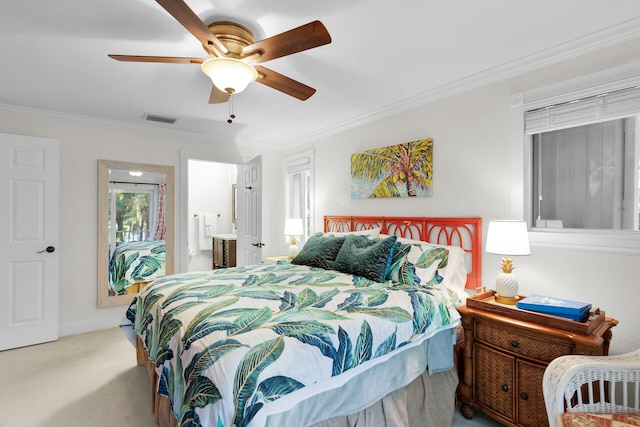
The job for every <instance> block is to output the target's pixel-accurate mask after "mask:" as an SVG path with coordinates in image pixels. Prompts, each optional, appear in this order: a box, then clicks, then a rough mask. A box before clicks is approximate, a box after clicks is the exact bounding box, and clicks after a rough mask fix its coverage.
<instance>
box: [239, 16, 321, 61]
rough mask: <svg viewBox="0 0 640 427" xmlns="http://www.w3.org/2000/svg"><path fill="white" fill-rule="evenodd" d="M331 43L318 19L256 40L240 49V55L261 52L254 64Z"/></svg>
mask: <svg viewBox="0 0 640 427" xmlns="http://www.w3.org/2000/svg"><path fill="white" fill-rule="evenodd" d="M329 43H331V36H330V35H329V32H328V31H327V29H326V28H325V26H324V25H323V24H322V22H320V21H313V22H310V23H308V24H305V25H302V26H300V27H298V28H294V29H293V30H289V31H285V32H284V33H281V34H278V35H275V36H273V37H269V38H266V39H264V40H260V41H257V42H255V43H253V44H250V45H248V46H245V48H244V49H242V56H249V55H251V54H253V53H261V55H260V56H259V57H258V58H256V59H254V60H253V61H252V62H253V63H254V64H259V63H261V62H266V61H270V60H272V59H276V58H280V57H283V56H287V55H291V54H293V53H297V52H302V51H303V50H307V49H313V48H314V47H318V46H322V45H325V44H329Z"/></svg>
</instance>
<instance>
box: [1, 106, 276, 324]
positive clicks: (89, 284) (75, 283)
mask: <svg viewBox="0 0 640 427" xmlns="http://www.w3.org/2000/svg"><path fill="white" fill-rule="evenodd" d="M0 132H3V133H13V134H20V135H29V136H39V137H45V138H53V139H57V140H59V141H60V243H59V249H60V278H59V279H60V333H61V335H68V334H73V333H78V332H85V331H90V330H95V329H100V328H105V327H112V326H115V325H117V324H118V322H119V320H120V319H121V318H122V316H123V315H124V313H125V310H126V306H118V307H107V308H99V307H97V262H98V261H97V218H98V212H97V208H98V199H97V190H98V182H97V179H98V159H106V160H122V161H131V162H140V163H152V164H162V165H172V166H175V168H176V171H175V172H176V194H175V198H176V200H175V212H174V218H175V223H174V227H175V231H176V242H178V241H179V238H178V237H179V234H178V233H179V223H180V221H181V218H180V208H179V201H180V151H181V150H186V151H190V152H201V153H212V154H219V155H220V156H221V158H224V159H228V158H230V157H232V156H237V158H238V159H239V160H241V159H242V158H250V157H253V156H256V155H259V154H261V155H262V156H263V165H264V170H278V171H279V170H280V169H281V168H282V166H281V164H282V160H281V156H280V155H279V154H278V153H274V152H270V151H262V150H257V149H252V148H246V147H245V148H239V147H236V146H234V145H232V144H219V143H216V142H215V141H214V140H213V138H212V141H193V140H187V139H181V138H178V137H175V136H169V135H162V134H160V133H155V132H153V133H151V132H140V131H134V130H127V129H120V128H113V127H107V126H102V125H99V124H92V123H84V122H83V123H80V122H70V121H66V120H65V121H63V120H60V119H58V118H55V119H51V120H50V119H47V118H34V117H30V116H26V115H21V114H13V113H10V112H4V111H3V112H0ZM263 191H264V192H265V193H267V194H269V193H274V192H276V191H280V186H277V187H274V186H273V181H272V180H270V179H266V180H265V181H264V186H263ZM264 203H265V204H266V206H265V209H264V213H265V214H264V215H263V223H264V224H269V223H271V222H272V221H274V220H275V218H277V216H278V215H279V209H280V208H279V205H278V204H277V203H276V204H275V205H274V206H273V207H272V206H270V205H269V203H270V199H269V198H264ZM263 229H264V236H263V237H264V240H265V242H267V244H269V243H271V242H272V241H274V240H273V239H274V237H275V236H272V235H271V231H270V230H271V227H267V226H266V225H263ZM79 236H80V237H79ZM177 256H178V254H177V252H176V258H175V265H176V266H178V265H179V260H178V257H177Z"/></svg>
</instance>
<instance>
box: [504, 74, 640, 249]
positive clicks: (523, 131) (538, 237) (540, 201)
mask: <svg viewBox="0 0 640 427" xmlns="http://www.w3.org/2000/svg"><path fill="white" fill-rule="evenodd" d="M511 120H512V126H511V132H512V146H511V148H512V153H511V154H512V155H511V158H512V174H511V196H512V198H511V201H512V203H511V210H512V218H513V219H525V220H526V221H527V223H528V224H529V227H530V228H529V231H530V232H529V241H530V242H531V243H532V245H534V246H543V247H553V248H559V249H560V248H561V249H576V250H583V251H584V250H586V251H597V252H612V253H619V254H640V233H638V230H639V227H638V224H639V223H640V213H639V212H640V206H639V203H640V202H639V199H640V194H639V193H640V190H639V189H640V182H639V181H640V170H639V169H640V141H639V139H640V62H633V63H628V64H625V65H621V66H618V67H615V68H610V69H607V70H602V71H598V72H596V73H593V74H588V75H583V76H579V77H576V78H574V79H572V80H566V81H561V82H558V83H554V84H551V85H548V86H544V87H540V88H537V89H530V90H527V91H525V92H519V93H514V94H512V98H511Z"/></svg>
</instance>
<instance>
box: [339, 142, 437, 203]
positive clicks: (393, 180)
mask: <svg viewBox="0 0 640 427" xmlns="http://www.w3.org/2000/svg"><path fill="white" fill-rule="evenodd" d="M432 180H433V138H428V139H420V140H418V141H412V142H405V143H402V144H397V145H391V146H389V147H383V148H375V149H373V150H367V151H365V152H362V153H356V154H353V155H352V156H351V198H354V199H364V198H373V197H431V196H432V194H433V181H432Z"/></svg>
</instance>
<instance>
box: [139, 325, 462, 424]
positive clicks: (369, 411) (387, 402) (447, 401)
mask: <svg viewBox="0 0 640 427" xmlns="http://www.w3.org/2000/svg"><path fill="white" fill-rule="evenodd" d="M136 358H137V363H138V364H139V365H144V366H146V367H147V371H148V373H149V378H150V379H151V390H150V391H151V396H152V402H153V413H154V414H155V418H156V422H157V423H158V425H159V426H160V427H178V426H179V425H178V422H177V421H176V419H175V417H174V416H173V414H172V412H171V407H170V405H169V400H168V399H167V398H166V397H164V396H159V395H158V394H157V393H156V390H157V381H158V375H157V374H156V371H155V369H154V364H153V363H151V362H149V359H148V357H147V351H146V349H145V348H144V344H143V343H142V340H141V339H140V337H138V338H137V341H136ZM457 386H458V374H457V371H456V369H455V368H454V369H451V370H449V371H446V372H440V373H437V374H433V375H429V374H428V373H427V372H426V371H425V372H424V373H423V374H422V375H421V376H419V377H418V378H416V379H415V380H413V382H411V383H410V384H409V385H407V386H406V387H403V388H401V389H398V390H395V391H393V392H391V393H389V394H388V395H386V396H385V397H384V398H382V399H381V400H379V401H378V402H376V403H374V404H373V405H371V406H369V407H368V408H365V409H363V410H362V411H360V412H357V413H355V414H351V415H347V416H341V417H334V418H330V419H328V420H325V421H322V422H319V423H316V424H314V425H313V426H312V427H384V426H389V427H391V426H394V427H397V426H406V427H413V426H416V427H417V426H430V427H449V426H451V423H452V422H453V414H454V411H455V393H456V388H457Z"/></svg>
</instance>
